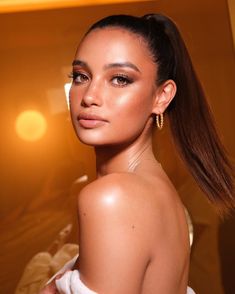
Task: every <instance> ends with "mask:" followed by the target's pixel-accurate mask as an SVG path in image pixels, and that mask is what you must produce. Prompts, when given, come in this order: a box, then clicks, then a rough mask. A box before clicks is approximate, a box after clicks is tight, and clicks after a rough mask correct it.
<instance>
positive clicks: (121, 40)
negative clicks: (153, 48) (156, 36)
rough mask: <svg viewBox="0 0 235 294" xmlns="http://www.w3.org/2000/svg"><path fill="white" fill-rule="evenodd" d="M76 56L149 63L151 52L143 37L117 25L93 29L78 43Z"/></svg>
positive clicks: (140, 63) (150, 61) (150, 62)
mask: <svg viewBox="0 0 235 294" xmlns="http://www.w3.org/2000/svg"><path fill="white" fill-rule="evenodd" d="M76 58H81V59H84V58H85V59H91V58H97V59H98V58H99V60H100V61H101V60H105V61H106V62H114V61H117V62H118V61H130V62H134V63H138V64H139V65H144V64H146V62H147V64H151V65H152V66H154V67H155V64H154V63H153V61H152V58H151V54H150V52H149V49H148V47H147V45H146V42H145V40H144V39H143V37H141V36H139V35H137V34H135V33H133V32H130V31H128V30H126V29H123V28H119V27H107V28H101V29H100V28H99V29H95V30H93V31H91V32H89V33H88V35H86V36H85V37H84V39H83V40H82V42H81V43H80V45H79V47H78V50H77V53H76Z"/></svg>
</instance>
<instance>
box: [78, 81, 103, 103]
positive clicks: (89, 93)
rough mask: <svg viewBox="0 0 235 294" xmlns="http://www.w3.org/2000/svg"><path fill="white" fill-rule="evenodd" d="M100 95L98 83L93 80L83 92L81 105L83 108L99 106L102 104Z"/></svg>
mask: <svg viewBox="0 0 235 294" xmlns="http://www.w3.org/2000/svg"><path fill="white" fill-rule="evenodd" d="M100 94H101V89H100V86H99V83H98V82H96V81H95V80H93V81H91V82H90V83H89V85H87V88H86V90H85V91H84V94H83V97H82V100H81V105H82V106H84V107H90V106H100V105H101V104H102V101H101V97H100Z"/></svg>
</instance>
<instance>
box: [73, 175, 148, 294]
mask: <svg viewBox="0 0 235 294" xmlns="http://www.w3.org/2000/svg"><path fill="white" fill-rule="evenodd" d="M129 177H130V178H129ZM139 188H140V185H139V184H138V182H137V181H136V180H134V181H133V176H129V175H126V174H125V175H120V174H116V175H109V176H106V177H103V178H101V179H99V180H97V181H95V182H93V183H91V184H90V185H88V186H87V187H86V188H84V189H83V190H82V192H81V193H80V195H79V199H78V210H79V228H80V236H79V239H80V244H79V248H80V254H79V267H80V269H79V271H80V277H81V280H82V281H83V282H84V284H85V285H86V286H87V287H89V288H90V289H92V290H93V291H96V292H98V293H102V294H106V293H108V294H112V293H128V294H131V293H140V292H141V289H140V288H141V286H142V281H143V277H144V271H145V269H146V267H147V264H148V263H149V261H150V259H151V256H150V244H152V243H153V242H152V240H151V238H152V232H150V231H151V230H152V228H151V226H150V225H149V223H148V222H149V216H148V215H147V214H148V213H149V210H148V207H147V206H148V205H146V201H145V202H144V201H142V200H141V199H143V198H144V197H143V195H139V194H140V190H141V189H139ZM138 196H140V197H138Z"/></svg>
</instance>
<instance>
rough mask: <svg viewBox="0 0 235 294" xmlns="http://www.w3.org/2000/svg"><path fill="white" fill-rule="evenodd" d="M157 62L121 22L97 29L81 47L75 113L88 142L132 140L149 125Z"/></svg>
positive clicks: (76, 66) (77, 125)
mask: <svg viewBox="0 0 235 294" xmlns="http://www.w3.org/2000/svg"><path fill="white" fill-rule="evenodd" d="M155 81H156V65H155V64H154V63H153V61H152V59H151V57H150V54H149V51H148V49H147V47H146V45H145V43H144V42H143V40H142V38H140V37H138V36H137V35H135V34H133V33H131V32H129V31H126V30H124V29H121V28H105V29H96V30H94V31H92V32H90V33H89V34H88V35H87V36H86V37H85V38H84V39H83V41H82V43H81V44H80V46H79V47H78V50H77V53H76V56H75V60H74V62H73V84H72V87H71V90H70V109H71V118H72V122H73V125H74V128H75V131H76V133H77V136H78V137H79V139H80V140H81V141H82V142H83V143H85V144H89V145H93V146H101V145H118V144H126V143H128V142H132V141H133V140H135V139H136V138H138V136H140V135H141V134H142V133H143V131H144V129H145V128H146V127H147V126H149V125H150V120H152V118H151V114H152V109H153V103H154V98H155V93H156V86H155Z"/></svg>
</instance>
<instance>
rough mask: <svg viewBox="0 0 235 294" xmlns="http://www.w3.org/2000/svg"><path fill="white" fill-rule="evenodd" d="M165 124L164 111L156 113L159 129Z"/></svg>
mask: <svg viewBox="0 0 235 294" xmlns="http://www.w3.org/2000/svg"><path fill="white" fill-rule="evenodd" d="M163 124H164V118H163V113H160V114H157V115H156V125H157V128H158V129H159V130H161V129H162V128H163Z"/></svg>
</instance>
